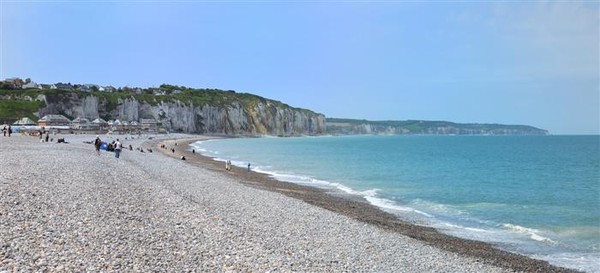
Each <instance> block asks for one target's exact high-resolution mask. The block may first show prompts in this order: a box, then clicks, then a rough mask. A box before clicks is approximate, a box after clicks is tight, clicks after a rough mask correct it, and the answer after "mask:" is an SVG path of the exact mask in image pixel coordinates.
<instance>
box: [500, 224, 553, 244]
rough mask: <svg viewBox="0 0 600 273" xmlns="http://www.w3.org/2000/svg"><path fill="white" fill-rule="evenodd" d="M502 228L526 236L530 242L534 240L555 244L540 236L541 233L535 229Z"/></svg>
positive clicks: (503, 225) (509, 226)
mask: <svg viewBox="0 0 600 273" xmlns="http://www.w3.org/2000/svg"><path fill="white" fill-rule="evenodd" d="M502 228H504V229H505V230H508V231H510V232H515V233H518V234H524V235H527V236H528V237H529V238H531V239H532V240H535V241H538V242H544V243H550V244H556V242H555V241H553V240H552V239H550V238H547V237H544V236H542V235H540V233H541V232H540V231H539V230H537V229H533V228H527V227H522V226H519V225H513V224H502Z"/></svg>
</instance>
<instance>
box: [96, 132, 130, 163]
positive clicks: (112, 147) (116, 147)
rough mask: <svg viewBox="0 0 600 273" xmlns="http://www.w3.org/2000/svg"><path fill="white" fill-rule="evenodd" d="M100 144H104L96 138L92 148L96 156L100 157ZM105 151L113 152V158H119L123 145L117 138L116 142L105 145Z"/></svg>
mask: <svg viewBox="0 0 600 273" xmlns="http://www.w3.org/2000/svg"><path fill="white" fill-rule="evenodd" d="M102 144H104V142H102V140H101V139H100V136H96V140H94V147H96V153H97V154H98V155H100V149H101V148H102ZM106 150H107V151H114V152H115V157H116V158H119V156H120V155H121V150H123V144H122V143H121V142H120V141H119V139H118V138H117V140H115V141H113V142H111V143H108V144H107V147H106Z"/></svg>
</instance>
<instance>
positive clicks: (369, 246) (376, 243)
mask: <svg viewBox="0 0 600 273" xmlns="http://www.w3.org/2000/svg"><path fill="white" fill-rule="evenodd" d="M57 137H58V136H57ZM60 137H61V138H62V137H65V138H66V139H68V142H69V143H67V144H61V145H55V144H53V143H40V142H38V141H36V139H35V138H30V137H27V136H13V137H11V138H2V137H0V155H1V156H2V160H0V177H1V178H0V272H46V271H47V272H149V271H150V272H511V270H508V269H506V268H501V267H497V266H492V265H489V264H486V263H485V261H482V260H477V259H475V258H470V257H466V256H462V255H459V254H456V253H453V252H448V251H445V250H441V249H439V248H435V247H432V246H430V245H427V244H425V243H423V242H421V241H418V240H416V239H412V238H409V237H406V236H403V235H400V234H398V233H395V232H390V231H387V230H384V229H381V228H378V227H376V226H374V225H369V224H365V223H363V222H359V221H357V220H354V219H352V218H350V217H347V216H343V215H340V214H337V213H335V212H332V211H329V210H326V209H323V208H320V207H318V206H313V205H311V204H309V203H306V202H303V201H301V200H298V199H294V198H290V197H287V196H285V195H283V194H280V193H276V192H271V191H265V190H261V189H259V188H254V187H250V186H248V185H244V184H242V183H240V181H239V180H238V178H235V177H234V176H231V175H227V174H224V173H219V172H215V171H212V170H209V169H206V168H203V167H194V166H191V165H190V164H188V163H187V162H188V161H190V160H186V161H182V160H179V159H178V158H173V157H169V156H165V155H163V154H161V153H139V152H135V151H128V150H124V151H123V152H122V154H121V158H119V159H116V158H114V155H113V154H112V153H109V152H105V151H101V153H100V156H98V155H97V154H96V152H95V150H94V147H93V146H92V145H90V144H85V143H83V141H90V140H93V138H94V136H86V135H68V136H60ZM153 137H154V138H155V139H159V140H160V139H161V138H167V137H168V138H173V137H175V138H177V137H178V138H185V137H190V136H188V135H162V136H160V135H159V136H153ZM105 138H106V140H109V141H110V140H111V137H105ZM112 138H116V137H112ZM123 138H124V137H123ZM103 140H104V139H103ZM147 141H148V137H147V136H146V137H144V136H142V137H140V138H135V139H131V138H128V139H127V140H125V141H124V143H123V144H124V145H129V144H131V145H132V146H134V147H150V146H148V145H149V144H148V143H149V142H147ZM153 141H154V140H153ZM180 143H182V142H180ZM144 145H145V146H144ZM152 145H153V144H152ZM152 147H153V146H152ZM178 149H183V146H181V145H180V147H179V148H178ZM157 150H158V149H157Z"/></svg>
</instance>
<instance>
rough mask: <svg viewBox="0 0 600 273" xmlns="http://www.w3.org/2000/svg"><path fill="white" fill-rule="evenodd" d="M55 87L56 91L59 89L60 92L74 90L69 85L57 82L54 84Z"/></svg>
mask: <svg viewBox="0 0 600 273" xmlns="http://www.w3.org/2000/svg"><path fill="white" fill-rule="evenodd" d="M55 86H56V89H60V90H73V89H74V87H73V85H71V84H70V83H62V82H59V83H57V84H55Z"/></svg>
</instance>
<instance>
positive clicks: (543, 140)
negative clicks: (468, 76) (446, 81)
mask: <svg viewBox="0 0 600 273" xmlns="http://www.w3.org/2000/svg"><path fill="white" fill-rule="evenodd" d="M192 147H193V148H194V149H195V150H196V151H199V152H201V153H202V154H203V155H206V156H210V157H214V158H215V160H220V161H225V160H231V162H232V164H234V165H237V166H240V167H244V168H247V167H248V164H250V167H251V169H252V170H253V171H256V172H261V173H266V174H269V175H271V176H272V177H274V178H276V179H278V180H281V181H287V182H293V183H298V184H302V185H308V186H313V187H318V188H322V189H325V190H327V191H330V192H331V193H332V194H348V195H354V196H359V197H362V198H364V199H365V200H366V201H367V202H369V203H371V204H373V205H375V206H377V207H380V208H381V209H383V210H385V211H388V212H391V213H393V214H395V215H396V216H398V217H399V218H402V219H404V220H408V221H411V222H413V223H415V224H419V225H426V226H431V227H434V228H436V229H438V230H439V231H440V232H443V233H446V234H449V235H453V236H457V237H461V238H466V239H473V240H479V241H485V242H488V243H491V244H493V245H495V246H496V247H497V248H500V249H503V250H507V251H510V252H515V253H519V254H523V255H526V256H529V257H533V258H536V259H541V260H546V261H549V262H550V263H551V264H554V265H558V266H562V267H568V268H573V269H578V270H582V271H586V272H600V136H597V135H595V136H555V135H550V136H428V135H419V136H415V135H409V136H407V135H385V136H382V135H366V136H319V137H293V138H278V137H264V138H231V139H217V140H208V141H200V142H196V143H194V144H192Z"/></svg>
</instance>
